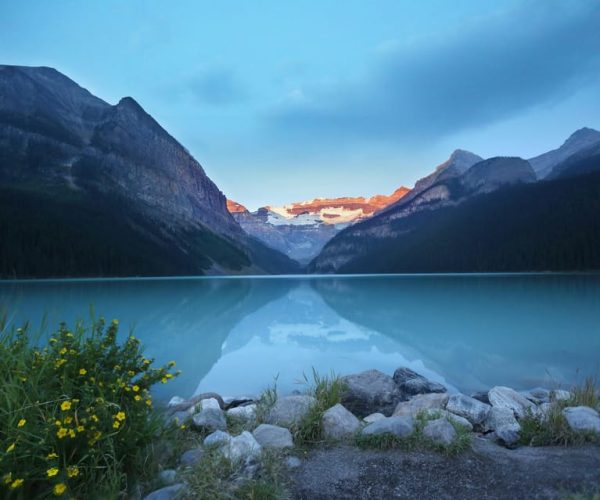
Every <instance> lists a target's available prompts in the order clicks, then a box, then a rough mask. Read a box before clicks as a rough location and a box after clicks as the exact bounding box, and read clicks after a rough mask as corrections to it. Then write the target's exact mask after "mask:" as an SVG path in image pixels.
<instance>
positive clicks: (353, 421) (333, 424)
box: [323, 403, 360, 439]
mask: <svg viewBox="0 0 600 500" xmlns="http://www.w3.org/2000/svg"><path fill="white" fill-rule="evenodd" d="M359 429H360V421H359V420H358V418H356V417H355V416H354V415H353V414H352V413H351V412H349V411H348V410H347V409H346V408H344V407H343V406H342V405H341V404H339V403H338V404H336V405H335V406H332V407H331V408H329V409H328V410H327V411H326V412H325V413H324V414H323V434H324V435H325V437H326V438H327V439H343V438H346V437H349V436H352V435H353V434H355V433H356V432H357V431H358V430H359Z"/></svg>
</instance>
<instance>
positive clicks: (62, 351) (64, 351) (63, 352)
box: [58, 347, 67, 356]
mask: <svg viewBox="0 0 600 500" xmlns="http://www.w3.org/2000/svg"><path fill="white" fill-rule="evenodd" d="M58 353H59V354H60V355H61V356H63V355H65V354H67V348H66V347H63V348H62V349H61V350H60V351H58Z"/></svg>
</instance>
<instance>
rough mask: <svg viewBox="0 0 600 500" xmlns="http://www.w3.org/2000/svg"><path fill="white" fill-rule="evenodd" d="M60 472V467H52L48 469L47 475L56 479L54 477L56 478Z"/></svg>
mask: <svg viewBox="0 0 600 500" xmlns="http://www.w3.org/2000/svg"><path fill="white" fill-rule="evenodd" d="M58 472H59V470H58V467H51V468H50V469H48V470H47V471H46V475H47V476H48V477H54V476H56V474H58Z"/></svg>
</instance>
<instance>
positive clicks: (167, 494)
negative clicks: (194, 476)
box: [144, 483, 185, 500]
mask: <svg viewBox="0 0 600 500" xmlns="http://www.w3.org/2000/svg"><path fill="white" fill-rule="evenodd" d="M184 488H185V484H183V483H177V484H173V485H171V486H165V487H164V488H161V489H160V490H156V491H153V492H152V493H150V494H149V495H147V496H145V497H144V500H174V499H176V498H181V496H182V494H183V490H184Z"/></svg>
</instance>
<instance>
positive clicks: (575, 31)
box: [267, 0, 600, 144]
mask: <svg viewBox="0 0 600 500" xmlns="http://www.w3.org/2000/svg"><path fill="white" fill-rule="evenodd" d="M599 26H600V3H599V2H597V1H595V0H591V1H589V2H586V1H583V0H582V1H579V2H575V1H573V2H560V1H550V0H533V1H528V2H526V3H525V4H521V5H520V7H519V8H518V9H515V10H512V11H509V12H504V13H502V14H499V15H496V16H493V17H492V16H490V17H488V18H480V19H478V20H477V23H472V24H466V25H464V26H462V27H461V28H460V29H456V30H454V31H451V32H446V33H443V34H437V35H435V36H430V37H428V38H424V39H421V40H413V41H412V42H411V43H410V44H406V43H405V44H402V43H399V42H398V41H396V40H392V41H386V42H384V43H383V44H382V45H381V46H380V47H378V48H377V49H376V50H375V51H374V62H373V63H372V64H371V65H370V66H369V68H368V71H367V73H366V74H365V75H364V77H362V78H360V79H355V80H350V81H344V82H341V83H337V84H333V85H315V86H312V87H304V88H302V89H301V90H298V92H299V93H301V95H302V96H303V98H302V99H301V100H298V99H295V100H292V99H289V100H285V101H284V102H283V103H281V104H280V105H279V106H277V107H276V108H275V109H273V110H271V112H270V113H269V115H268V118H267V119H268V123H269V125H270V126H272V127H273V128H275V129H276V130H277V131H279V132H280V133H281V134H283V135H284V136H287V137H289V138H293V139H296V138H299V137H301V138H302V139H303V140H311V139H312V140H313V141H314V142H316V143H321V144H323V143H325V142H335V141H336V140H337V141H346V140H356V139H366V140H369V139H376V140H388V141H394V142H399V143H401V142H403V141H405V142H409V141H415V140H416V141H419V140H431V139H434V138H439V137H441V136H444V135H447V134H449V133H454V132H457V131H459V130H461V129H466V128H473V127H478V126H483V125H487V124H490V123H493V122H496V121H499V120H501V119H504V118H508V117H510V116H513V115H515V114H517V113H519V112H521V111H523V110H525V109H527V108H530V107H533V106H536V105H539V104H543V103H546V102H549V101H553V100H560V99H563V98H565V97H566V96H569V95H571V94H572V93H573V92H575V91H577V90H578V89H579V88H581V87H582V86H585V85H588V84H590V83H592V82H596V83H599V82H600V29H599V28H598V27H599Z"/></svg>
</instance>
